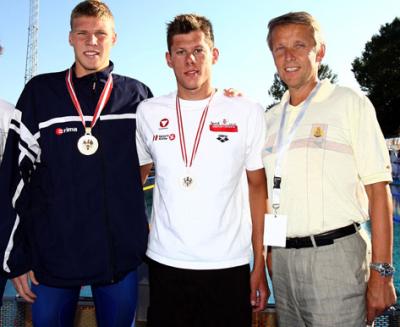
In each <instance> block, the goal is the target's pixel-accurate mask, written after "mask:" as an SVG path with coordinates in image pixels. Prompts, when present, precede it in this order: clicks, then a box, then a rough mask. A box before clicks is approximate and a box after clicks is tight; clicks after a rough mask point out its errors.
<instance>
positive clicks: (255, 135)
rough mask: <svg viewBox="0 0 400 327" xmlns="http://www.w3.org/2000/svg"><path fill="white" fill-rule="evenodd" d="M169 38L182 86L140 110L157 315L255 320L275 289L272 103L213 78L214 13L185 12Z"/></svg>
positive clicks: (152, 321) (241, 323)
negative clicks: (269, 170) (269, 207)
mask: <svg viewBox="0 0 400 327" xmlns="http://www.w3.org/2000/svg"><path fill="white" fill-rule="evenodd" d="M167 40H168V52H167V54H166V59H167V64H168V66H169V67H171V68H172V69H173V70H174V73H175V77H176V80H177V86H178V90H177V92H173V93H171V94H168V95H165V96H161V97H158V98H154V99H149V100H146V101H144V102H142V103H141V104H140V106H139V108H138V111H137V143H138V151H139V159H140V164H141V165H142V176H143V178H145V177H146V176H147V175H148V173H149V171H150V169H151V167H152V165H153V164H154V166H155V172H156V186H155V189H154V196H153V212H152V217H151V222H150V237H149V244H148V250H147V256H148V258H149V281H150V306H149V312H148V325H149V326H151V327H158V326H163V327H168V326H174V327H177V326H192V327H196V326H207V327H213V326H238V327H246V326H251V308H252V307H253V311H260V310H262V309H263V308H264V307H265V304H266V299H267V296H268V289H267V284H266V277H265V267H264V263H263V262H262V261H263V244H262V243H263V242H262V239H263V226H264V213H265V210H266V185H265V173H264V171H263V169H262V168H263V163H262V147H263V144H264V141H265V127H264V119H263V109H262V108H261V106H259V105H258V104H256V103H254V102H252V101H250V100H248V99H246V98H244V97H233V98H228V97H225V96H224V95H223V94H221V92H220V91H218V90H216V89H215V88H214V87H213V86H212V83H211V68H212V65H213V64H214V63H216V62H217V60H218V54H219V53H218V50H217V48H215V47H214V36H213V31H212V26H211V23H210V22H209V21H208V20H207V19H206V18H205V17H201V16H197V15H180V16H177V17H175V19H174V20H173V21H172V22H170V23H169V24H168V31H167ZM252 248H253V253H254V263H253V269H252V271H251V273H250V266H249V263H250V259H251V254H252V253H251V252H252V251H251V250H252Z"/></svg>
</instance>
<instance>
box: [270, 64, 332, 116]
mask: <svg viewBox="0 0 400 327" xmlns="http://www.w3.org/2000/svg"><path fill="white" fill-rule="evenodd" d="M318 78H319V79H320V80H322V79H325V78H328V79H329V80H330V81H331V82H332V83H337V78H338V76H337V74H334V73H333V72H332V70H331V69H330V68H329V66H328V65H325V64H321V65H320V66H319V69H318ZM287 89H288V87H287V85H286V84H285V82H283V81H282V80H281V79H280V77H279V75H278V73H275V74H274V81H273V83H272V86H271V87H270V89H269V90H268V95H269V96H271V97H272V98H273V99H274V101H275V102H274V103H272V104H270V105H269V106H268V107H267V110H268V109H270V108H271V107H273V106H274V105H275V104H277V103H279V102H280V101H281V98H282V96H283V94H284V93H285V92H286V90H287Z"/></svg>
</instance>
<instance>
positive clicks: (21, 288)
mask: <svg viewBox="0 0 400 327" xmlns="http://www.w3.org/2000/svg"><path fill="white" fill-rule="evenodd" d="M29 280H30V281H31V282H32V283H33V284H35V285H39V283H38V281H37V280H36V278H35V274H34V273H33V271H32V270H31V271H30V272H28V273H25V274H23V275H21V276H18V277H15V278H13V279H12V282H13V284H14V288H15V290H16V291H17V293H18V294H19V295H20V296H21V297H23V298H24V299H25V301H27V302H29V303H33V302H34V301H35V299H36V295H35V294H34V293H33V292H32V290H31V288H30V286H29Z"/></svg>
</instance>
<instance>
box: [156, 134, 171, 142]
mask: <svg viewBox="0 0 400 327" xmlns="http://www.w3.org/2000/svg"><path fill="white" fill-rule="evenodd" d="M174 140H175V134H154V135H153V142H155V141H174Z"/></svg>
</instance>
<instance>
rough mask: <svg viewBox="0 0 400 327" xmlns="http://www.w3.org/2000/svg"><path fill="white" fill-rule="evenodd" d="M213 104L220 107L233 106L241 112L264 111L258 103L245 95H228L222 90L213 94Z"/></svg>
mask: <svg viewBox="0 0 400 327" xmlns="http://www.w3.org/2000/svg"><path fill="white" fill-rule="evenodd" d="M214 104H215V105H218V106H220V107H222V108H226V107H229V108H234V109H237V110H240V111H241V112H243V113H251V112H264V108H263V107H262V106H261V104H260V103H258V102H257V101H255V100H253V99H251V98H249V97H247V96H234V97H228V96H225V95H224V94H223V92H218V93H217V94H216V95H215V99H214Z"/></svg>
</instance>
